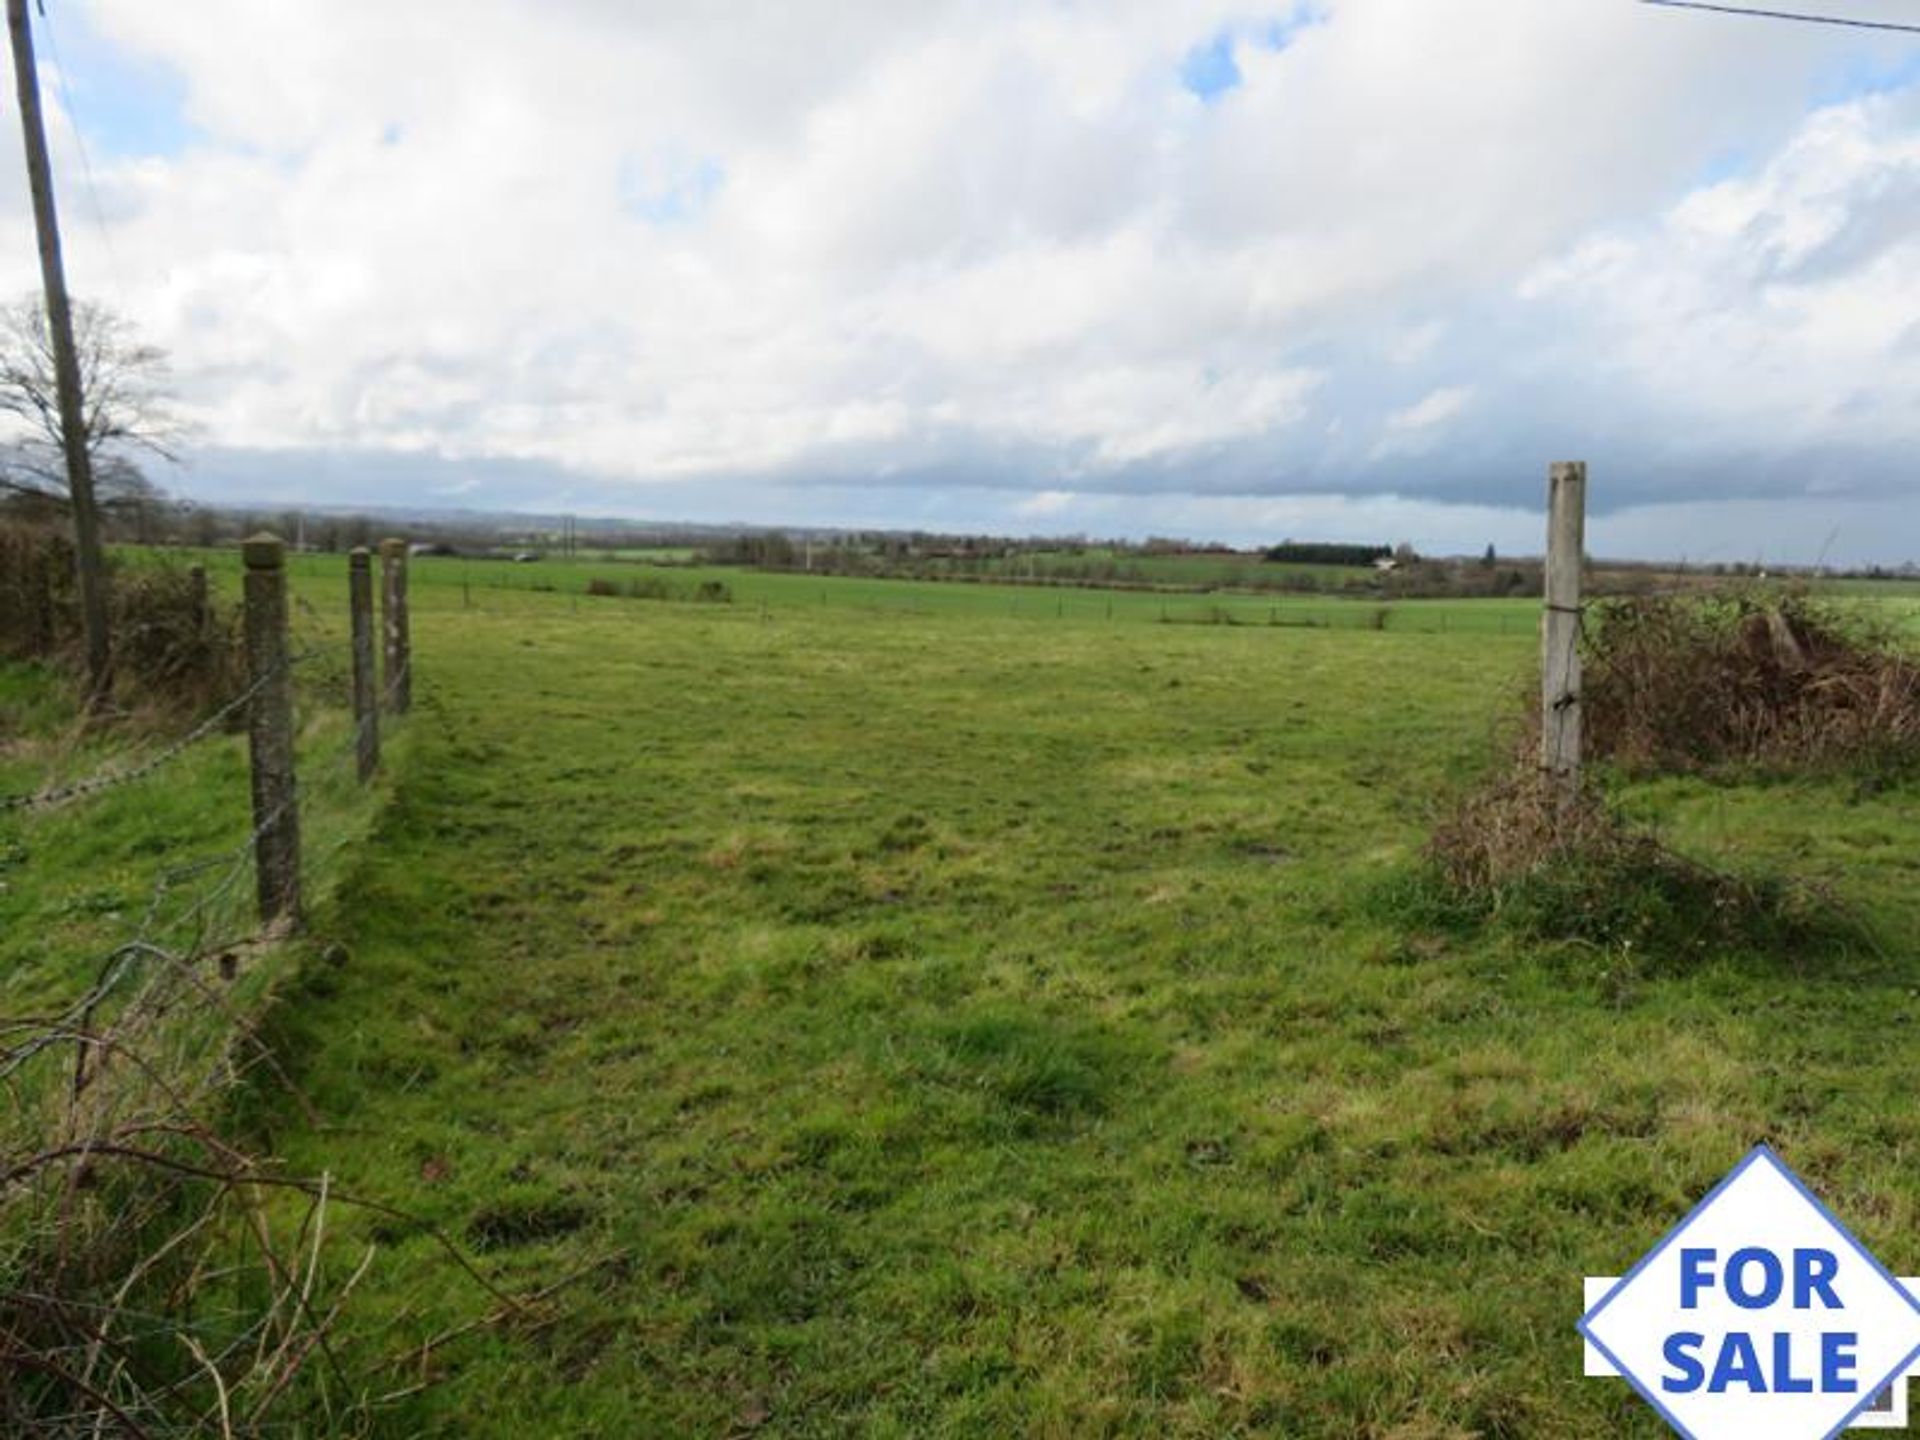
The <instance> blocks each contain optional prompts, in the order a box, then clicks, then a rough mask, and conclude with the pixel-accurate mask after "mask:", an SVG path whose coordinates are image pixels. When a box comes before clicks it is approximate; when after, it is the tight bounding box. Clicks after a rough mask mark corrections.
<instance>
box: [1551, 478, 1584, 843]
mask: <svg viewBox="0 0 1920 1440" xmlns="http://www.w3.org/2000/svg"><path fill="white" fill-rule="evenodd" d="M1586 523H1587V467H1586V464H1585V462H1584V461H1568V462H1564V463H1557V464H1555V465H1554V466H1553V468H1552V470H1551V471H1550V472H1549V476H1548V490H1547V576H1546V581H1547V583H1546V610H1545V613H1544V614H1543V615H1542V616H1541V620H1540V768H1541V770H1542V772H1543V773H1544V774H1545V775H1546V776H1547V780H1548V784H1549V785H1550V786H1551V787H1552V789H1553V792H1554V795H1555V798H1556V799H1557V800H1558V801H1559V803H1560V804H1561V805H1562V806H1566V805H1569V804H1571V803H1572V802H1573V801H1574V800H1575V799H1576V798H1577V797H1578V795H1579V793H1580V613H1581V607H1580V570H1581V564H1582V562H1583V560H1584V558H1585V553H1586Z"/></svg>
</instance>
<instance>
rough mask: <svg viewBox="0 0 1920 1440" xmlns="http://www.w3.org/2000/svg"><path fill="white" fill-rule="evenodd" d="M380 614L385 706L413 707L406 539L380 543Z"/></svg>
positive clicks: (401, 710) (398, 711) (404, 709)
mask: <svg viewBox="0 0 1920 1440" xmlns="http://www.w3.org/2000/svg"><path fill="white" fill-rule="evenodd" d="M380 579H381V585H380V614H381V620H382V622H383V623H382V631H383V633H384V635H385V639H386V654H385V656H384V657H383V658H384V659H385V662H386V679H387V709H389V710H391V711H392V712H393V713H394V714H395V715H404V714H406V713H407V711H408V710H410V709H412V708H413V643H412V639H411V637H410V636H409V634H408V631H407V542H406V541H404V540H382V541H381V542H380Z"/></svg>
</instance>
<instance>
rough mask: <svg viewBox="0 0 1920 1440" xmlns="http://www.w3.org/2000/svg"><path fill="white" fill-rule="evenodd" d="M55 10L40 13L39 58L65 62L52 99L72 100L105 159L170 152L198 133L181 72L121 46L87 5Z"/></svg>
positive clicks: (57, 64)
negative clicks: (42, 15)
mask: <svg viewBox="0 0 1920 1440" xmlns="http://www.w3.org/2000/svg"><path fill="white" fill-rule="evenodd" d="M57 11H58V13H57V14H56V13H55V7H51V6H50V7H49V8H48V11H47V17H46V18H45V19H41V18H39V17H38V15H37V14H36V16H35V19H34V28H35V31H36V32H37V33H36V35H35V39H36V40H37V41H38V47H37V48H38V50H39V59H40V63H41V65H42V66H43V67H54V68H58V69H59V71H60V74H61V76H62V78H63V80H64V84H62V85H55V86H52V87H50V88H51V89H52V98H53V99H54V100H55V101H56V102H57V103H59V104H62V105H70V106H71V108H72V111H73V120H74V124H75V125H76V126H77V127H78V128H79V131H80V134H81V136H82V138H84V139H85V140H86V142H87V145H88V148H90V149H91V150H92V151H93V152H94V153H95V154H96V155H99V156H101V157H103V158H105V157H123V158H133V157H142V156H150V155H162V156H171V155H178V154H179V153H180V152H181V151H182V150H184V149H186V148H187V146H188V145H190V144H191V143H193V141H195V140H196V139H198V138H199V131H198V130H196V129H195V127H194V126H193V124H192V123H191V122H190V121H189V120H188V119H187V115H186V100H187V86H186V81H185V80H184V79H183V78H182V77H181V76H180V75H179V74H178V73H176V72H175V71H174V70H172V69H171V68H169V67H168V66H166V65H163V64H161V63H159V62H158V61H154V60H149V59H147V58H145V57H144V56H141V55H137V54H134V53H133V52H131V51H129V50H127V49H124V48H123V47H121V46H119V45H116V44H115V43H114V42H113V41H111V40H109V39H108V38H107V37H106V36H104V35H102V34H101V33H100V32H99V31H98V30H96V29H94V27H93V26H92V24H90V23H89V22H88V19H87V12H86V9H85V8H84V7H82V6H77V5H61V6H59V7H57Z"/></svg>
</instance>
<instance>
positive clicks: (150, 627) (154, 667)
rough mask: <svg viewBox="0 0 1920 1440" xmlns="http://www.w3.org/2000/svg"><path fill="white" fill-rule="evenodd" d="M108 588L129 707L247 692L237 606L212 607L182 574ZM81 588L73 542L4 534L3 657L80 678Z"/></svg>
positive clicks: (134, 574) (124, 579) (116, 574)
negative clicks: (59, 669) (242, 689)
mask: <svg viewBox="0 0 1920 1440" xmlns="http://www.w3.org/2000/svg"><path fill="white" fill-rule="evenodd" d="M108 580H109V583H108V587H107V606H108V610H107V628H108V633H109V635H110V637H111V639H112V645H113V670H114V677H115V681H116V684H117V687H118V698H119V699H120V700H121V702H122V703H123V704H136V705H158V706H162V707H166V708H182V709H198V708H204V707H206V706H209V705H212V704H216V703H218V702H220V701H222V700H224V699H226V698H228V697H229V696H231V695H233V694H235V693H237V692H238V690H239V688H240V684H241V677H242V675H243V673H244V662H243V659H242V653H241V641H240V628H239V617H238V611H237V609H236V607H233V606H231V605H227V606H223V605H221V604H219V603H218V602H217V601H215V600H213V599H211V598H209V596H208V594H207V591H206V589H205V587H204V585H203V584H202V583H200V582H198V581H196V580H195V578H194V577H193V575H192V574H191V573H190V572H189V571H187V570H185V569H183V568H181V567H179V566H177V565H151V564H148V565H141V566H137V567H126V566H116V567H114V568H113V569H112V570H111V572H110V574H109V577H108ZM77 588H78V587H77V586H76V584H75V581H74V574H73V546H72V544H71V543H70V542H69V541H68V540H67V538H66V537H65V536H64V535H62V534H60V533H59V532H58V531H56V530H52V529H48V528H43V527H39V526H28V525H0V652H3V653H5V654H7V655H9V656H11V657H13V658H14V659H20V660H40V661H46V662H49V663H52V664H55V665H59V666H61V667H63V668H67V669H71V670H75V671H77V670H78V669H79V666H80V660H81V645H82V634H81V621H80V605H79V597H78V595H77V593H76V591H77Z"/></svg>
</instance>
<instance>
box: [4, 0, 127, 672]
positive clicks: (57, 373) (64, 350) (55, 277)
mask: <svg viewBox="0 0 1920 1440" xmlns="http://www.w3.org/2000/svg"><path fill="white" fill-rule="evenodd" d="M7 33H8V37H9V38H10V39H11V40H12V42H13V75H14V80H15V82H16V84H17V86H18V88H19V93H20V129H21V132H22V135H23V136H24V138H25V140H26V146H27V184H28V186H29V188H31V189H32V191H33V224H34V229H35V230H36V231H37V232H38V234H39V238H40V280H41V283H42V284H43V285H44V286H45V287H46V292H47V328H48V329H49V330H50V331H52V339H53V376H54V385H55V388H56V389H57V390H58V392H59V398H60V442H61V448H62V449H63V450H65V451H66V454H67V498H68V501H69V503H70V504H71V505H72V506H73V556H74V571H75V578H76V579H77V580H78V582H79V586H80V621H81V626H82V628H83V629H84V630H85V632H86V646H87V691H88V694H87V705H88V708H89V709H95V710H97V709H99V708H100V707H101V706H104V705H105V704H106V702H107V699H108V695H109V692H110V690H111V688H112V684H113V668H112V666H113V658H112V654H111V652H110V650H109V649H108V644H107V576H106V566H105V564H104V563H103V561H102V559H101V554H100V514H99V510H98V509H97V508H96V506H95V504H94V498H93V457H92V456H91V455H90V454H89V453H88V451H87V421H86V403H85V398H84V397H83V396H82V395H81V393H80V362H79V360H78V358H77V357H76V356H75V354H74V349H73V311H72V309H71V308H70V307H69V305H68V303H67V272H66V266H65V264H64V263H63V262H62V260H61V258H60V219H59V216H58V215H57V214H56V213H55V212H54V207H53V167H52V165H51V164H50V163H49V161H48V159H47V130H46V124H45V122H44V121H43V120H42V118H41V114H40V74H39V71H38V70H37V69H36V68H35V66H34V60H33V28H32V25H31V23H30V22H29V21H28V19H27V0H7Z"/></svg>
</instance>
